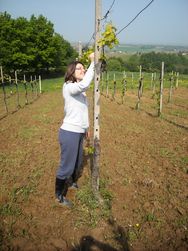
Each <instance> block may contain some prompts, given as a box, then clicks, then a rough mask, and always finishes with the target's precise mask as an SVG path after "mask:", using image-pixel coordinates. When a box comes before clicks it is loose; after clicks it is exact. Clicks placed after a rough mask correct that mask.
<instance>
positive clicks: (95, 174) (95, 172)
mask: <svg viewBox="0 0 188 251" xmlns="http://www.w3.org/2000/svg"><path fill="white" fill-rule="evenodd" d="M100 21H101V0H95V75H94V84H95V86H94V118H93V121H94V133H93V143H94V154H93V165H92V167H91V183H92V190H93V193H94V195H95V197H96V198H97V199H98V200H99V201H102V199H101V197H100V194H99V166H100V134H99V132H100V131H99V130H100V125H99V120H100V88H99V84H100V68H101V63H100V62H99V58H100V53H101V50H100V47H99V45H98V40H99V38H100Z"/></svg>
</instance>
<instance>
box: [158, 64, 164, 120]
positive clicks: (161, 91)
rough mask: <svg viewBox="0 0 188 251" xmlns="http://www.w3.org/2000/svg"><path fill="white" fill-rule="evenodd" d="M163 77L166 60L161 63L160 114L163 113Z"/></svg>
mask: <svg viewBox="0 0 188 251" xmlns="http://www.w3.org/2000/svg"><path fill="white" fill-rule="evenodd" d="M163 78H164V62H162V65H161V77H160V93H159V111H158V116H161V114H162V107H163Z"/></svg>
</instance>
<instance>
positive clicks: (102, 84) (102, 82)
mask: <svg viewBox="0 0 188 251" xmlns="http://www.w3.org/2000/svg"><path fill="white" fill-rule="evenodd" d="M103 90H104V74H103V72H101V92H102V93H103Z"/></svg>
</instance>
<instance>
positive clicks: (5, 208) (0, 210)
mask: <svg viewBox="0 0 188 251" xmlns="http://www.w3.org/2000/svg"><path fill="white" fill-rule="evenodd" d="M21 214H22V211H21V209H20V208H19V207H18V206H16V205H15V204H14V203H13V202H8V203H5V204H3V205H0V215H3V216H10V215H13V216H19V215H21Z"/></svg>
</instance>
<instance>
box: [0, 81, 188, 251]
mask: <svg viewBox="0 0 188 251" xmlns="http://www.w3.org/2000/svg"><path fill="white" fill-rule="evenodd" d="M149 79H150V78H148V85H147V88H145V89H144V91H143V96H142V99H141V105H140V109H139V110H135V105H136V102H137V83H136V82H135V86H134V88H132V89H131V88H130V86H128V89H127V92H126V94H125V99H124V103H123V104H122V103H121V85H120V86H119V88H117V92H116V96H115V98H112V90H113V81H111V87H110V88H109V94H108V97H107V95H106V92H105V89H104V91H103V94H102V95H101V100H100V105H101V115H100V143H101V155H100V191H101V194H102V196H103V198H104V200H105V201H106V202H107V204H106V206H104V207H103V206H99V205H97V203H96V201H95V200H94V199H93V197H92V193H91V185H90V158H91V155H90V154H89V153H88V151H87V142H85V154H84V163H83V164H84V169H83V175H82V177H81V178H80V180H79V182H78V185H79V190H78V191H73V190H70V191H69V192H68V197H69V198H70V199H71V200H72V201H73V203H74V207H73V209H66V208H63V207H60V206H59V205H57V204H56V203H55V199H54V181H55V174H56V169H57V167H58V165H59V154H60V148H59V145H58V130H59V127H60V125H61V123H62V119H63V99H62V94H61V86H62V81H63V79H62V78H61V79H53V80H45V81H42V94H41V95H40V97H39V98H38V99H37V100H36V101H35V102H33V103H31V104H29V105H27V106H25V107H24V108H23V109H20V110H18V111H17V112H16V113H11V114H9V115H8V116H6V117H5V118H3V119H2V120H0V131H1V134H0V142H1V144H0V148H1V149H0V160H1V167H0V184H1V186H0V236H1V237H0V247H1V248H0V250H4V251H6V250H7V251H8V250H18V251H19V250H20V251H21V250H24V251H29V250H30V251H31V250H38V251H42V250H46V251H53V250H54V251H55V250H63V251H79V250H99V251H107V250H108V251H121V250H130V251H131V250H166V251H172V250H181V251H184V250H187V247H188V230H187V226H188V197H187V196H188V195H187V177H188V92H187V90H188V89H187V82H186V81H187V80H186V79H184V80H181V81H182V82H181V81H180V83H179V87H178V88H177V89H176V90H175V89H174V91H173V96H172V101H171V103H168V88H167V87H165V89H164V105H163V114H162V116H161V117H157V116H156V115H157V109H156V104H157V103H156V102H157V101H156V99H155V98H152V90H151V88H150V80H149ZM117 81H118V77H117ZM104 86H105V85H104ZM88 99H89V104H90V106H89V107H90V120H91V125H92V114H93V97H92V90H89V91H88ZM90 130H91V136H92V126H91V128H90Z"/></svg>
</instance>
